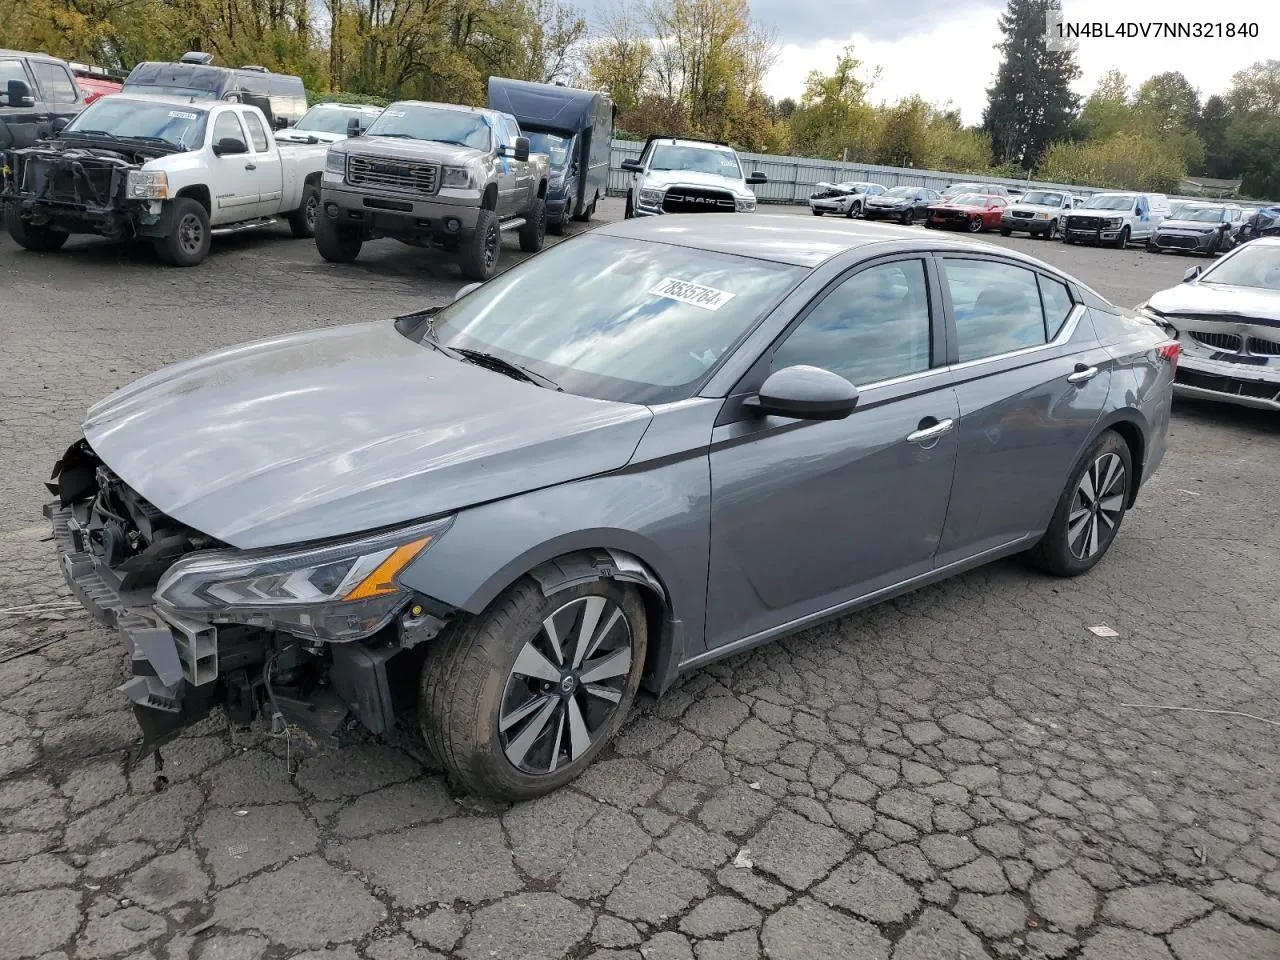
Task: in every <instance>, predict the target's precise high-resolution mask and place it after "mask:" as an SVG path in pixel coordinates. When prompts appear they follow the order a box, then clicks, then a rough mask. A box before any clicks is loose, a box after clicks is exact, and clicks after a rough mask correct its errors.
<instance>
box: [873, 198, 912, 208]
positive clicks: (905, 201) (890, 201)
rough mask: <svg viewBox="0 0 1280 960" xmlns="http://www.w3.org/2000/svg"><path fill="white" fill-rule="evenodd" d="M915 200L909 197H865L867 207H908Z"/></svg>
mask: <svg viewBox="0 0 1280 960" xmlns="http://www.w3.org/2000/svg"><path fill="white" fill-rule="evenodd" d="M915 202H916V201H915V200H912V199H911V198H910V197H867V206H868V207H909V206H911V205H912V204H914V203H915Z"/></svg>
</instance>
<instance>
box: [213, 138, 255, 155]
mask: <svg viewBox="0 0 1280 960" xmlns="http://www.w3.org/2000/svg"><path fill="white" fill-rule="evenodd" d="M248 152H249V148H248V147H246V146H245V144H244V141H243V140H239V139H237V138H235V137H223V138H222V139H221V140H219V141H218V142H217V143H215V144H214V145H213V155H214V156H215V157H225V156H229V155H231V154H236V153H248Z"/></svg>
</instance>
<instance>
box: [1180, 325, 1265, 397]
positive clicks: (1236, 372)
mask: <svg viewBox="0 0 1280 960" xmlns="http://www.w3.org/2000/svg"><path fill="white" fill-rule="evenodd" d="M1162 322H1163V323H1164V324H1165V325H1166V326H1167V327H1172V328H1173V330H1174V331H1176V333H1175V336H1176V337H1177V339H1178V342H1179V343H1180V344H1181V345H1182V355H1181V357H1180V358H1179V360H1178V370H1177V376H1176V378H1175V380H1174V384H1173V390H1174V393H1175V394H1178V395H1180V396H1184V397H1195V398H1198V399H1202V400H1217V401H1221V402H1225V403H1231V404H1235V405H1236V406H1243V407H1253V408H1256V409H1261V410H1277V411H1280V324H1276V323H1272V322H1256V321H1255V322H1250V321H1249V320H1246V319H1244V318H1229V317H1214V316H1211V315H1196V316H1165V317H1163V318H1162Z"/></svg>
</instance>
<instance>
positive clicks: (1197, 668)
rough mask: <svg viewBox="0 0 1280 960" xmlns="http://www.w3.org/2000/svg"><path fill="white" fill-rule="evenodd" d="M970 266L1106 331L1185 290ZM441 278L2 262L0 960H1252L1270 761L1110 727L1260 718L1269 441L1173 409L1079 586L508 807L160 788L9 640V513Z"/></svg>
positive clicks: (630, 744)
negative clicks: (1036, 290) (1164, 437)
mask: <svg viewBox="0 0 1280 960" xmlns="http://www.w3.org/2000/svg"><path fill="white" fill-rule="evenodd" d="M602 213H603V214H604V216H605V217H606V218H609V217H617V216H619V215H620V205H619V204H618V203H616V202H614V201H610V202H609V203H608V204H607V205H606V207H605V209H604V210H602ZM797 215H807V214H805V213H804V211H798V212H797ZM575 226H576V225H575ZM994 242H995V243H1000V244H1004V245H1009V246H1014V247H1017V248H1019V249H1024V250H1028V251H1030V252H1032V253H1034V254H1037V255H1040V256H1042V257H1044V258H1045V259H1046V260H1049V261H1051V262H1053V263H1055V264H1058V265H1060V266H1063V267H1065V268H1066V269H1067V270H1069V271H1071V272H1073V273H1075V274H1077V275H1078V276H1079V277H1081V279H1083V280H1085V281H1087V282H1089V283H1091V284H1092V285H1093V286H1094V287H1095V288H1096V289H1097V290H1098V291H1099V292H1100V293H1102V294H1103V295H1104V296H1107V297H1110V298H1112V299H1114V300H1116V301H1117V302H1120V303H1123V304H1126V305H1132V304H1134V303H1136V302H1138V301H1139V300H1141V299H1143V298H1144V297H1145V296H1147V295H1148V294H1149V293H1151V292H1153V291H1154V290H1156V289H1159V288H1162V287H1165V286H1168V285H1170V284H1172V283H1174V282H1176V281H1177V280H1178V279H1179V278H1180V277H1181V274H1182V272H1183V270H1185V268H1186V267H1187V266H1188V265H1189V262H1190V261H1187V260H1183V259H1181V258H1176V257H1163V258H1162V257H1156V256H1152V255H1150V254H1147V253H1145V252H1141V251H1138V250H1129V251H1126V252H1124V253H1118V252H1115V251H1110V250H1093V249H1084V248H1078V247H1066V246H1063V245H1061V244H1049V243H1046V242H1043V241H1031V240H1027V239H1019V238H1012V239H1009V240H1001V239H999V238H998V237H997V238H995V239H994ZM503 256H504V262H505V263H508V264H510V263H514V262H516V261H517V260H518V259H519V258H520V256H521V255H520V254H519V253H518V251H517V250H516V248H515V244H514V242H513V241H508V243H507V245H506V249H505V250H504V254H503ZM460 283H461V281H460V280H459V279H458V277H457V274H456V271H455V270H454V268H452V267H451V266H449V265H448V264H447V263H445V262H443V261H441V260H438V259H435V258H432V257H429V256H426V255H424V254H423V253H422V252H421V251H417V250H413V249H411V248H408V247H404V246H401V245H398V244H396V243H393V242H391V241H383V242H380V243H377V244H373V245H370V246H369V247H367V248H366V254H365V256H364V257H363V258H362V259H361V260H360V262H359V263H357V264H356V265H355V266H353V267H338V266H333V265H330V264H326V263H324V262H322V261H321V260H320V259H319V257H318V256H317V255H316V253H315V251H314V248H313V247H312V246H311V244H310V243H308V242H303V241H294V240H291V239H288V237H287V234H285V233H284V232H283V231H280V232H276V233H271V234H263V235H257V236H250V235H241V236H239V237H236V238H232V239H228V240H224V241H221V242H219V243H217V244H216V245H215V253H214V256H213V257H212V258H211V259H210V260H209V261H208V262H207V263H206V264H205V265H203V266H202V267H199V268H196V269H193V270H185V271H178V270H171V269H166V268H163V267H161V266H160V265H159V264H157V263H156V262H155V260H154V257H153V256H152V255H151V253H150V251H149V250H148V249H147V248H144V247H134V248H130V247H120V246H113V245H110V244H107V243H104V242H99V241H90V240H77V241H74V242H72V243H71V244H69V245H68V246H67V248H66V249H65V250H64V251H63V252H61V253H59V254H55V255H36V254H27V253H22V252H20V251H16V250H15V248H14V246H13V244H12V243H11V242H10V241H9V240H8V238H4V239H0V335H2V336H3V344H4V346H3V352H2V353H0V451H2V453H3V457H2V462H0V504H3V509H0V560H3V564H0V656H3V655H4V653H3V651H4V650H5V649H6V645H7V647H8V649H10V650H12V649H16V648H17V647H18V645H22V644H27V643H30V642H32V641H33V640H40V639H44V640H50V641H56V642H54V643H52V644H51V645H49V646H47V647H45V648H43V649H42V650H40V651H38V652H36V653H32V654H29V655H26V656H23V657H20V658H17V659H13V660H10V661H8V662H5V663H0V960H16V958H26V957H33V958H34V957H42V956H43V957H47V958H48V960H55V958H60V960H61V958H68V957H73V956H74V957H78V958H85V960H90V958H107V957H114V956H121V957H129V958H130V960H132V958H135V957H136V958H138V960H263V958H270V960H283V958H286V957H293V956H304V957H306V958H307V960H357V958H366V960H408V958H409V957H411V956H412V957H414V958H429V957H435V956H456V957H461V958H464V960H486V958H511V960H535V958H548V960H553V958H557V957H564V956H568V957H574V958H582V957H597V958H606V957H607V958H616V960H622V958H627V960H639V958H640V957H644V958H645V960H668V958H670V960H677V958H679V960H692V958H694V957H696V958H697V960H736V958H754V957H758V956H763V955H767V956H769V957H773V958H779V960H792V958H795V960H815V958H825V957H841V958H851V960H854V958H856V960H889V958H892V960H960V958H967V960H976V958H980V957H1028V958H1031V957H1037V958H1039V957H1052V958H1080V960H1169V958H1176V960H1276V958H1280V780H1278V778H1277V768H1278V767H1280V728H1278V727H1277V726H1275V725H1273V724H1268V723H1265V722H1261V721H1259V720H1254V719H1248V718H1246V717H1241V716H1235V715H1229V714H1220V713H1200V712H1181V711H1172V710H1157V709H1154V708H1152V707H1150V706H1141V705H1152V704H1155V705H1161V706H1167V707H1174V706H1176V707H1196V708H1205V709H1210V710H1234V711H1242V712H1244V713H1248V714H1253V715H1255V716H1257V717H1261V718H1280V626H1278V624H1280V600H1278V599H1277V593H1276V583H1277V582H1278V579H1280V578H1278V577H1277V572H1278V569H1280V473H1278V472H1277V469H1276V463H1277V458H1278V456H1280V418H1276V417H1272V416H1266V415H1262V414H1259V413H1253V412H1249V411H1243V410H1235V409H1231V408H1228V407H1217V406H1210V405H1193V404H1179V405H1178V406H1177V408H1176V416H1175V419H1174V425H1173V431H1172V438H1171V441H1170V450H1169V454H1168V456H1167V458H1166V460H1165V463H1164V465H1163V466H1162V468H1161V470H1160V472H1159V473H1158V474H1157V475H1156V476H1155V477H1154V478H1153V480H1152V481H1151V483H1150V485H1149V486H1148V488H1147V489H1146V491H1145V494H1144V496H1143V497H1142V499H1141V501H1140V503H1139V505H1138V507H1137V509H1136V510H1135V511H1134V512H1133V513H1131V514H1130V516H1129V518H1128V520H1127V521H1126V524H1125V529H1124V532H1123V534H1122V535H1121V537H1120V539H1119V540H1118V541H1117V543H1116V545H1115V547H1114V548H1113V549H1112V552H1111V554H1110V556H1109V557H1108V559H1107V560H1106V561H1104V562H1103V563H1102V564H1101V565H1100V566H1099V567H1098V568H1097V569H1096V570H1095V571H1094V572H1093V573H1092V574H1091V575H1089V576H1087V577H1084V578H1081V579H1078V580H1073V581H1059V580H1050V579H1047V578H1044V577H1041V576H1038V575H1034V574H1031V573H1029V572H1028V571H1027V570H1026V569H1024V568H1023V567H1021V566H1020V565H1018V564H1017V563H1014V562H1007V563H999V564H996V565H994V566H991V567H988V568H985V569H983V570H979V571H977V572H975V573H972V574H969V575H967V576H964V577H961V578H959V579H956V580H952V581H950V582H948V583H945V584H941V585H939V586H935V587H931V588H928V589H926V590H923V591H920V592H918V593H916V594H913V595H910V596H908V597H905V598H902V599H900V600H897V601H894V602H892V603H888V604H884V605H881V606H879V607H876V608H874V609H872V610H869V611H867V612H864V613H861V614H858V615H855V616H851V617H846V618H844V619H842V620H840V621H838V622H835V623H832V624H829V625H826V626H823V627H820V628H818V629H814V630H810V631H808V632H806V633H804V634H801V635H799V636H797V637H794V638H792V639H789V640H786V641H784V642H782V643H779V644H775V645H773V646H770V647H766V648H763V649H760V650H758V651H755V652H753V653H751V654H748V655H743V656H739V657H736V658H734V659H731V660H728V661H725V662H723V663H721V664H718V665H716V666H713V667H711V668H708V669H705V670H702V671H700V672H698V673H695V674H693V675H690V676H688V677H686V678H684V679H683V680H682V681H681V682H680V683H679V684H678V685H677V687H676V689H675V690H674V691H673V692H672V693H671V694H670V695H669V696H667V697H666V698H664V699H663V700H662V701H660V702H659V703H658V704H657V705H656V707H653V708H652V709H650V710H649V711H648V712H646V713H645V714H643V715H639V716H636V717H635V718H634V719H633V720H632V721H631V722H630V723H629V724H628V726H627V727H626V728H625V730H624V733H623V735H622V737H621V738H620V739H619V741H618V742H617V744H616V747H615V748H614V749H613V750H612V751H611V753H610V754H608V755H606V757H605V758H604V759H603V760H602V761H601V762H599V763H597V764H596V765H595V767H594V768H592V769H591V770H590V771H588V773H587V774H586V775H585V776H584V777H582V778H581V779H580V780H579V781H578V782H577V783H576V784H575V785H574V786H573V787H572V788H569V789H565V790H562V791H560V792H559V793H557V794H555V795H554V796H551V797H548V798H545V799H543V800H541V801H538V802H535V803H530V804H524V805H520V806H515V807H510V808H500V809H497V808H493V807H491V806H487V805H485V804H482V803H478V802H475V801H473V800H471V799H470V798H466V797H458V796H453V795H451V794H450V792H449V790H448V788H447V786H446V784H444V783H443V782H442V780H441V778H440V777H439V776H438V775H437V774H434V773H432V772H431V771H424V769H423V768H422V767H421V766H420V765H419V764H418V763H416V762H415V761H414V760H412V759H411V758H410V757H408V756H407V755H406V754H405V753H403V752H402V751H400V750H399V749H397V748H396V747H394V746H392V745H389V744H384V743H377V742H367V743H358V744H351V745H346V746H343V747H342V748H340V749H332V748H330V749H325V750H314V749H308V750H303V749H301V748H300V745H299V744H296V743H294V744H286V743H284V742H280V741H276V740H273V739H271V738H269V737H266V736H265V735H264V734H263V733H262V732H261V731H257V730H253V731H232V730H228V729H227V728H226V726H225V724H224V723H218V722H216V721H214V720H210V721H208V722H206V723H205V724H203V725H202V726H201V727H200V728H198V729H196V730H193V731H192V733H191V736H189V737H187V738H185V739H184V740H183V741H182V742H181V743H180V744H176V745H174V746H173V747H171V748H169V749H168V750H167V751H166V757H167V760H168V762H167V765H166V769H165V773H166V775H167V776H168V778H169V781H170V785H169V786H168V788H167V789H166V790H165V791H164V792H162V793H158V794H157V793H155V792H154V791H153V788H152V783H153V770H152V768H151V765H150V763H143V764H141V765H139V766H138V767H135V768H132V769H130V768H128V767H127V766H126V764H125V760H124V758H125V753H126V750H127V747H128V746H129V744H130V743H131V742H132V738H133V735H134V734H133V726H132V719H131V716H130V714H129V713H128V712H126V711H125V710H124V709H123V708H122V703H121V701H120V699H119V698H118V696H117V695H116V694H115V692H114V686H115V685H116V684H117V683H118V682H119V679H120V677H121V671H122V663H121V656H120V653H119V650H118V647H117V646H116V644H115V641H114V640H113V639H112V638H111V637H110V636H109V635H107V634H106V633H105V632H103V631H101V630H99V629H97V628H96V627H94V626H92V625H91V624H90V622H89V621H88V619H87V617H86V616H84V615H82V614H81V613H80V612H79V611H78V610H74V609H57V608H56V607H47V608H45V609H43V610H32V609H30V608H28V609H25V610H24V609H22V608H23V607H24V606H26V605H30V604H37V603H56V602H57V601H59V600H61V599H63V598H64V597H65V593H66V592H65V590H63V589H61V587H60V578H59V576H58V574H57V571H56V568H55V566H54V564H53V562H52V558H51V548H50V545H49V544H47V543H43V542H41V538H43V537H44V536H45V535H46V533H45V527H44V525H43V524H42V522H41V521H40V517H39V505H40V503H41V500H42V496H41V493H42V491H41V487H40V482H41V481H42V480H44V479H45V478H46V477H47V476H48V471H49V468H50V466H51V465H52V463H53V461H54V460H55V459H56V457H57V455H58V454H59V453H60V452H61V450H62V449H63V448H64V447H65V445H66V444H67V443H68V442H69V441H70V440H71V439H73V438H74V436H75V435H76V427H77V423H78V421H79V419H80V416H81V414H82V413H83V411H84V409H85V407H86V406H87V405H88V404H89V403H90V402H92V401H93V400H95V399H97V398H99V397H101V396H102V395H103V394H105V393H106V392H108V391H109V390H110V389H112V388H114V387H116V386H119V385H122V384H124V383H126V382H127V381H129V380H131V379H132V378H134V377H135V376H136V375H138V374H141V373H144V372H146V371H149V370H151V369H154V368H155V367H158V366H160V365H162V364H165V363H168V362H171V361H175V360H179V359H183V358H186V357H190V356H192V355H195V354H198V353H201V352H204V351H206V350H209V349H212V348H215V347H220V346H224V345H227V344H231V343H234V342H237V341H241V340H245V339H250V338H256V337H264V336H271V335H274V334H277V333H282V332H286V331H292V330H298V329H305V328H308V327H312V326H317V325H327V324H334V323H342V322H347V321H351V320H362V319H369V318H374V317H381V316H387V315H391V314H393V313H395V312H402V311H404V310H407V309H410V308H417V307H421V306H423V305H425V304H429V303H435V302H443V301H446V300H447V299H448V298H449V297H450V296H451V295H452V293H453V291H454V290H456V289H457V288H458V286H459V285H460ZM1102 624H1105V625H1107V626H1110V627H1112V628H1113V629H1114V630H1115V631H1116V632H1117V633H1118V636H1116V637H1098V636H1095V635H1094V634H1092V633H1091V632H1089V630H1088V628H1089V627H1091V626H1096V625H1102ZM1135 704H1136V705H1140V706H1134V705H1135ZM325 948H328V949H325Z"/></svg>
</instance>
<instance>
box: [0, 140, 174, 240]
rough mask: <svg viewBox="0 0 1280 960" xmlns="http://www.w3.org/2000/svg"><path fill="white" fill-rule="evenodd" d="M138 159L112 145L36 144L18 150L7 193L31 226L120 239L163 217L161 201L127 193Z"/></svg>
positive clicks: (12, 162)
mask: <svg viewBox="0 0 1280 960" xmlns="http://www.w3.org/2000/svg"><path fill="white" fill-rule="evenodd" d="M140 159H144V158H135V157H130V156H128V155H127V154H125V153H121V152H117V151H113V150H101V149H93V148H80V147H65V148H60V147H56V146H48V145H42V146H36V147H29V148H27V149H25V150H15V151H13V152H12V155H11V161H10V163H11V165H12V173H11V179H10V187H9V196H8V197H7V198H6V199H7V200H8V201H9V202H10V203H12V204H13V206H14V208H15V209H16V210H17V211H18V215H19V216H20V217H21V218H22V219H23V220H25V221H27V222H29V223H30V224H32V225H33V226H39V227H52V228H54V229H57V230H60V231H65V232H67V233H96V234H101V235H102V236H106V237H112V238H120V237H128V236H133V235H135V234H137V233H140V232H145V231H146V228H147V227H149V226H153V225H155V224H156V223H158V222H159V221H160V218H161V213H162V204H161V202H160V201H159V200H153V201H150V202H148V201H140V200H130V199H129V197H128V180H129V174H130V172H131V171H135V170H138V169H139V168H140V166H141V163H140V162H138V161H139V160H140Z"/></svg>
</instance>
